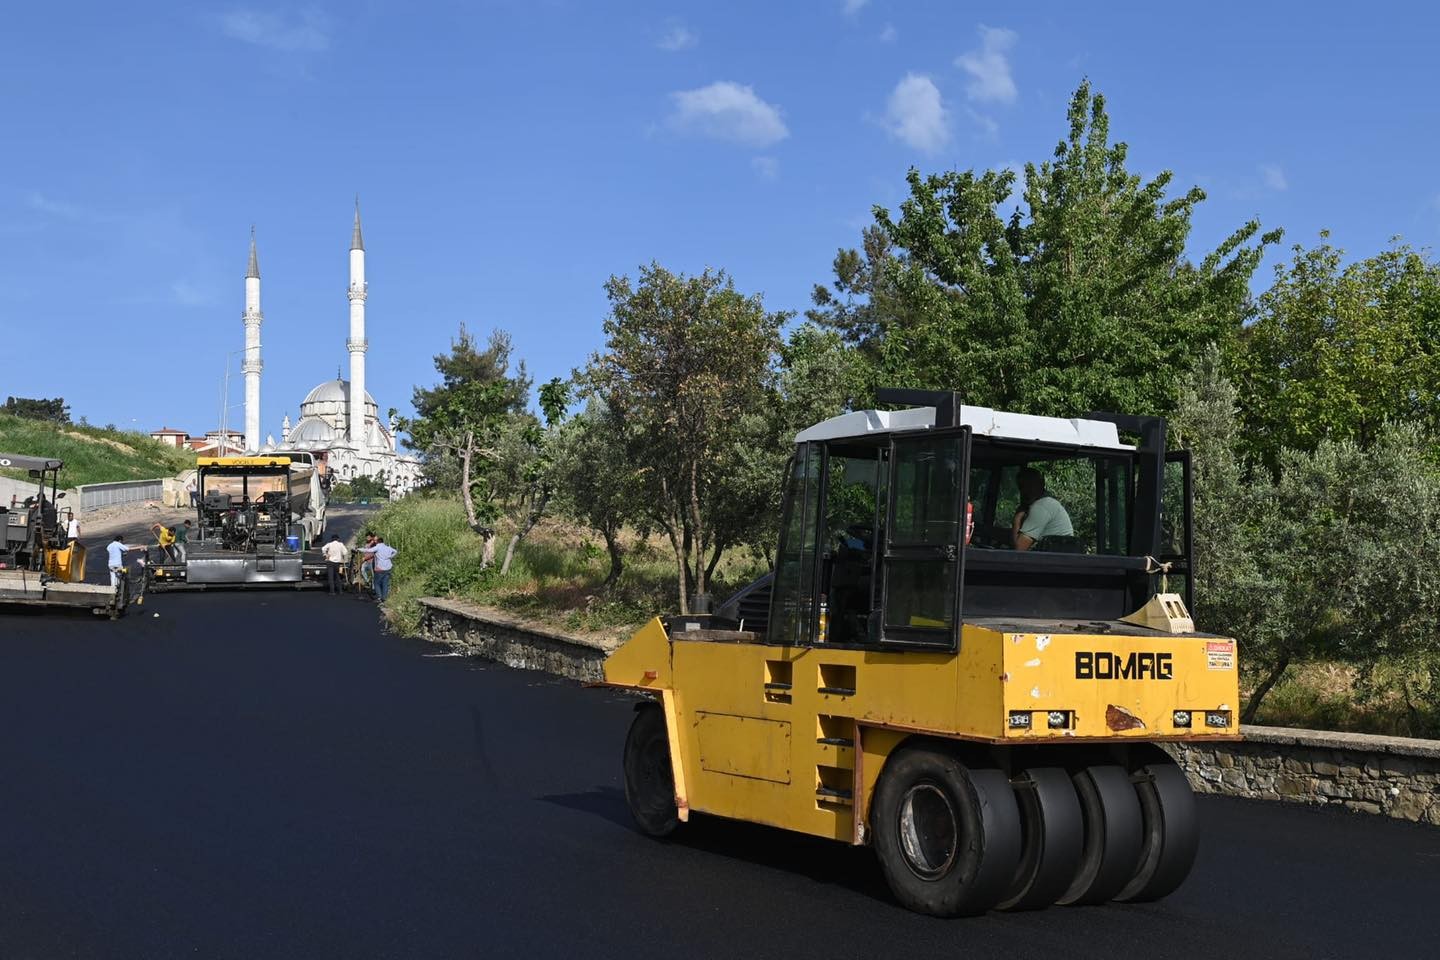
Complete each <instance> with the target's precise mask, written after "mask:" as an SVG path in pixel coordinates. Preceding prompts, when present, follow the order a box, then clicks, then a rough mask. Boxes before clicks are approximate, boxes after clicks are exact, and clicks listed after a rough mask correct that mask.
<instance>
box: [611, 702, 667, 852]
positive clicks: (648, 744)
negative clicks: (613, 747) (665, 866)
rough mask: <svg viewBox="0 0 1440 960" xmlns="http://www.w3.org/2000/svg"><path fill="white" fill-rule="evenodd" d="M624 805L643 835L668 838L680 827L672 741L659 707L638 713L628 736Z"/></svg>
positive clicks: (646, 708)
mask: <svg viewBox="0 0 1440 960" xmlns="http://www.w3.org/2000/svg"><path fill="white" fill-rule="evenodd" d="M624 769H625V803H626V805H627V806H628V807H629V808H630V816H631V817H633V818H634V820H635V825H636V826H637V827H639V828H640V832H641V833H644V834H647V835H649V836H652V837H668V836H670V834H672V833H674V832H675V829H676V828H677V827H678V826H679V825H680V815H679V811H678V810H677V809H676V805H675V775H674V772H673V770H672V769H671V766H670V737H669V734H668V732H667V731H666V729H665V715H664V714H663V713H661V712H660V708H659V706H658V705H653V704H644V705H642V706H641V707H640V708H639V709H638V710H636V711H635V719H634V720H633V721H632V722H631V724H630V732H629V733H628V734H626V736H625V760H624Z"/></svg>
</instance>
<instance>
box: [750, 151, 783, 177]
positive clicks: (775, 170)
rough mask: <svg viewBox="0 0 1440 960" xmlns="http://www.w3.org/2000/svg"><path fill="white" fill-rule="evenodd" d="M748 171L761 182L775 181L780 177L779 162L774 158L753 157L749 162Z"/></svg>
mask: <svg viewBox="0 0 1440 960" xmlns="http://www.w3.org/2000/svg"><path fill="white" fill-rule="evenodd" d="M750 169H752V170H754V171H755V175H756V176H758V177H759V178H760V179H761V180H776V179H778V178H779V177H780V161H779V160H776V159H775V158H774V157H754V158H752V159H751V160H750Z"/></svg>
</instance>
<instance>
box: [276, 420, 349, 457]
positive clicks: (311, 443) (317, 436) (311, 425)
mask: <svg viewBox="0 0 1440 960" xmlns="http://www.w3.org/2000/svg"><path fill="white" fill-rule="evenodd" d="M336 438H337V437H336V433H335V428H334V427H332V426H330V424H328V423H326V422H325V421H324V420H321V419H320V418H319V417H305V418H303V419H302V420H301V421H300V422H299V423H297V424H295V429H294V430H291V431H290V436H289V437H288V438H287V440H286V443H287V444H288V445H289V446H292V447H297V448H299V449H302V450H304V449H309V448H312V447H325V446H329V445H330V444H331V443H333V442H334V441H335V440H336Z"/></svg>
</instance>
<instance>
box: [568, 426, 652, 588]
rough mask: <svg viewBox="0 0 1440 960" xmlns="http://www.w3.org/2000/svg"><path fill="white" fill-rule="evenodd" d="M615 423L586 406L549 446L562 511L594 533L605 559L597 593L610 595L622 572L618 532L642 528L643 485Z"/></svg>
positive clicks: (623, 566)
mask: <svg viewBox="0 0 1440 960" xmlns="http://www.w3.org/2000/svg"><path fill="white" fill-rule="evenodd" d="M622 430H623V428H622V426H621V424H620V421H619V418H617V417H616V416H615V415H614V414H613V413H612V412H611V411H610V410H609V408H608V407H606V406H605V405H604V404H598V403H597V404H592V405H591V406H590V407H589V408H587V409H586V410H585V412H584V413H582V414H581V415H579V416H577V417H574V418H573V419H571V420H570V421H568V422H567V423H565V424H564V425H563V426H562V427H561V429H560V431H559V433H558V435H557V437H556V442H555V445H554V457H555V481H556V487H557V489H558V491H559V496H560V497H561V499H562V501H563V508H564V510H565V511H566V512H567V513H568V514H569V515H570V516H572V517H574V518H575V519H576V520H579V521H580V522H581V523H584V524H585V525H586V526H588V527H590V528H591V529H592V530H594V531H595V532H597V533H599V534H600V536H601V537H602V538H603V539H604V541H605V550H606V552H607V553H608V554H609V557H610V569H609V572H608V573H606V575H605V582H604V583H603V584H602V585H601V588H600V589H601V590H610V589H611V588H612V587H614V586H615V584H616V583H618V582H619V580H620V575H621V574H622V573H623V572H624V568H625V551H624V549H623V548H622V547H621V545H620V531H621V530H622V529H623V528H624V526H625V524H626V523H629V522H632V521H635V520H639V521H641V522H643V519H644V517H645V513H646V511H645V508H644V505H643V500H642V496H643V484H642V483H641V477H640V471H639V469H638V467H636V466H635V465H634V464H632V463H631V461H630V458H629V456H628V455H627V453H626V450H627V448H628V447H629V446H630V444H628V443H627V442H626V438H625V436H624V434H623V432H622Z"/></svg>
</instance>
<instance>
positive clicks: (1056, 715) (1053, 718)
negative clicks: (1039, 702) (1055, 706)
mask: <svg viewBox="0 0 1440 960" xmlns="http://www.w3.org/2000/svg"><path fill="white" fill-rule="evenodd" d="M1072 716H1074V714H1072V713H1071V712H1070V711H1069V710H1051V711H1049V712H1047V713H1046V714H1045V723H1046V725H1048V726H1049V727H1050V729H1051V730H1069V729H1070V727H1071V722H1070V718H1071V717H1072Z"/></svg>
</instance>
